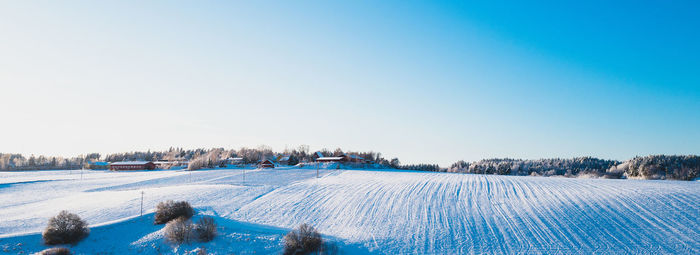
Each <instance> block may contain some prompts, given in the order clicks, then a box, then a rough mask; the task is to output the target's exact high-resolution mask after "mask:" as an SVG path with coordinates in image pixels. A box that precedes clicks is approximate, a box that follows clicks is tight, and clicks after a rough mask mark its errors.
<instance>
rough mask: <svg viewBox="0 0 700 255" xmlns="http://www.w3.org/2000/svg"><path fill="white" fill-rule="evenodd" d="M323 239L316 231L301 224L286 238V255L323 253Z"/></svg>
mask: <svg viewBox="0 0 700 255" xmlns="http://www.w3.org/2000/svg"><path fill="white" fill-rule="evenodd" d="M322 246H323V239H321V234H319V233H318V231H316V229H315V228H314V227H312V226H309V225H307V224H301V225H300V226H299V227H297V228H296V229H293V230H292V231H290V232H289V233H287V235H286V236H285V237H284V254H285V255H287V254H311V253H317V252H320V251H321V247H322Z"/></svg>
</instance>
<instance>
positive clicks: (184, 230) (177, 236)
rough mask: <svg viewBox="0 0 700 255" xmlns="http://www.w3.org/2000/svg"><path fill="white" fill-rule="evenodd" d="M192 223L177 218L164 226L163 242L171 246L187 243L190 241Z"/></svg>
mask: <svg viewBox="0 0 700 255" xmlns="http://www.w3.org/2000/svg"><path fill="white" fill-rule="evenodd" d="M192 229H193V226H192V221H190V219H189V218H185V217H179V218H177V219H175V220H172V221H170V222H168V224H166V225H165V240H167V241H168V242H170V243H173V244H181V243H189V242H190V241H192V237H193V236H192Z"/></svg>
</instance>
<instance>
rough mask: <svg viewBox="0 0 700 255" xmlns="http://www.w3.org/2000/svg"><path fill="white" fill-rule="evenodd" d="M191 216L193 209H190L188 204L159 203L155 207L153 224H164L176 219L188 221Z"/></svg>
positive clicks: (170, 201) (180, 202)
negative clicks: (180, 218) (182, 218)
mask: <svg viewBox="0 0 700 255" xmlns="http://www.w3.org/2000/svg"><path fill="white" fill-rule="evenodd" d="M192 215H194V209H192V206H190V203H188V202H186V201H179V202H175V201H172V200H168V201H165V202H160V203H158V205H157V206H156V216H155V224H164V223H167V222H168V221H171V220H174V219H176V218H178V217H184V218H185V219H189V218H192Z"/></svg>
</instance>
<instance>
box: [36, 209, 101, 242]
mask: <svg viewBox="0 0 700 255" xmlns="http://www.w3.org/2000/svg"><path fill="white" fill-rule="evenodd" d="M88 234H90V229H89V228H88V224H87V223H86V222H85V221H83V220H82V219H80V217H79V216H78V215H76V214H73V213H69V212H68V211H61V212H60V213H58V215H56V216H54V217H52V218H51V219H49V224H48V226H46V229H45V230H44V232H43V233H42V237H43V239H44V243H45V244H48V245H54V244H75V243H77V242H79V241H80V240H83V238H85V237H86V236H88Z"/></svg>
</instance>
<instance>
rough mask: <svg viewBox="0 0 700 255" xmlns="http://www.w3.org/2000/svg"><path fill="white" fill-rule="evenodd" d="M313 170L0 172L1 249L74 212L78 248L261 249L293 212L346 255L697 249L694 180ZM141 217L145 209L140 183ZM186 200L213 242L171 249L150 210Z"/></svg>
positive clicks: (36, 241) (699, 222) (21, 246)
mask: <svg viewBox="0 0 700 255" xmlns="http://www.w3.org/2000/svg"><path fill="white" fill-rule="evenodd" d="M315 177H316V171H315V170H310V169H279V168H278V169H274V170H270V169H268V170H251V169H247V170H245V179H244V171H243V170H241V169H217V170H202V171H195V172H185V171H152V172H147V171H137V172H109V171H90V170H84V171H82V175H81V171H80V170H73V171H30V172H0V254H16V253H20V252H24V253H31V252H35V251H39V250H42V249H44V248H46V247H45V246H43V245H41V243H40V242H41V236H40V234H39V233H40V231H41V230H42V229H43V228H44V227H45V225H46V222H47V220H48V218H50V217H51V216H54V215H56V214H57V213H58V212H59V211H60V210H64V209H65V210H69V211H71V212H74V213H77V214H78V215H80V216H81V217H82V218H83V219H86V220H87V221H88V222H89V223H90V225H91V230H92V232H91V234H90V236H89V237H88V238H87V239H85V240H83V241H82V242H81V243H80V244H78V245H77V246H75V247H72V250H73V251H75V252H77V253H81V254H94V253H106V254H125V253H142V254H157V253H159V252H160V253H170V252H172V253H184V252H186V251H191V250H194V249H196V248H197V247H206V248H207V250H208V251H209V252H211V253H216V254H229V253H235V254H247V253H257V254H261V253H262V254H267V253H278V252H280V251H281V250H282V237H283V236H284V234H285V233H286V232H287V231H288V230H289V229H290V228H293V227H296V226H298V225H299V224H300V223H310V224H311V225H313V226H315V227H317V228H318V229H319V231H320V232H322V233H323V234H324V235H325V237H326V238H327V239H328V240H331V241H333V242H336V243H337V245H338V247H339V248H340V250H341V251H344V252H345V253H346V254H360V253H379V254H397V253H398V254H403V253H419V254H459V253H489V254H491V253H535V254H538V253H567V254H569V253H585V254H592V253H595V254H601V253H645V254H649V253H667V254H699V253H700V219H699V218H700V183H698V182H683V181H641V180H597V179H567V178H553V177H550V178H545V177H517V176H492V175H488V176H487V175H469V174H450V173H428V172H412V171H379V170H372V171H364V170H321V178H318V179H317V178H315ZM142 191H143V195H144V208H145V210H146V212H145V215H144V216H143V217H138V216H139V214H140V201H141V200H140V199H141V192H142ZM167 199H173V200H187V201H189V202H190V203H191V204H192V205H193V206H194V207H195V208H196V210H197V215H199V216H201V215H212V216H214V217H215V219H216V222H217V223H218V224H219V226H220V235H219V236H218V237H217V238H216V239H215V240H214V241H213V242H211V243H207V244H199V243H194V244H190V245H185V246H182V247H171V246H169V245H167V244H164V243H163V241H162V233H161V228H162V225H161V226H154V225H153V224H152V219H153V216H152V209H153V208H154V207H155V205H156V204H157V203H158V202H160V201H163V200H167Z"/></svg>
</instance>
